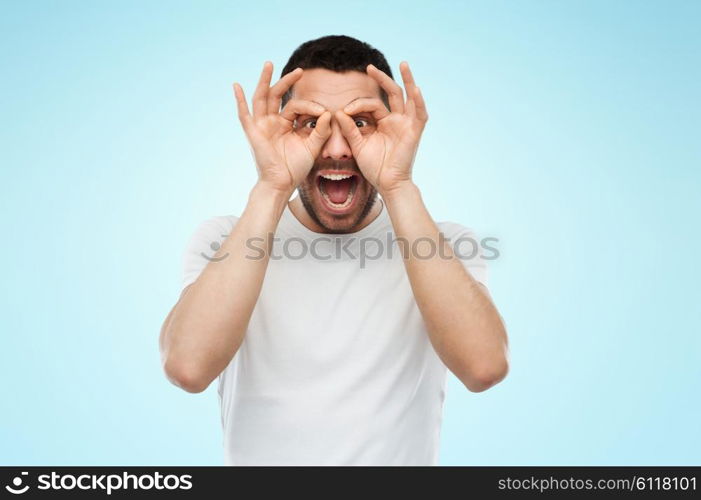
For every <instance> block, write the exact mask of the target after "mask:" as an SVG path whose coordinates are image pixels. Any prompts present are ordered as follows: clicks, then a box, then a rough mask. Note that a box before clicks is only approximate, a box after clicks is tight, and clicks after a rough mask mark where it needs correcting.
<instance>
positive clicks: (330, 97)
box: [292, 68, 381, 111]
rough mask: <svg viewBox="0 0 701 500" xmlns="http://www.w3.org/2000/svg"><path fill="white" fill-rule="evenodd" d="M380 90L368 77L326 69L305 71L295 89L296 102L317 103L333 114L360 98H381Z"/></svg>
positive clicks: (357, 72) (357, 73) (363, 74)
mask: <svg viewBox="0 0 701 500" xmlns="http://www.w3.org/2000/svg"><path fill="white" fill-rule="evenodd" d="M380 92H381V91H380V86H379V85H378V83H377V82H376V81H375V80H373V79H372V78H371V77H370V76H368V75H367V74H366V73H361V72H360V71H346V72H344V73H337V72H335V71H330V70H327V69H321V68H314V69H305V70H304V73H303V74H302V77H301V78H300V79H299V80H297V82H296V83H295V84H294V86H293V87H292V97H293V98H294V99H304V100H307V101H314V102H317V103H319V104H321V105H322V106H324V107H325V108H326V109H328V110H330V111H335V110H337V109H342V108H343V107H344V106H345V105H346V104H348V103H349V102H351V101H352V100H354V99H357V98H358V97H377V98H379V97H381V95H380Z"/></svg>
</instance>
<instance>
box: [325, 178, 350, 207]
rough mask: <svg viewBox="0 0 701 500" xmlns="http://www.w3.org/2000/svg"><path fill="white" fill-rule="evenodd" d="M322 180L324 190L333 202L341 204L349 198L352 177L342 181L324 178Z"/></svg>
mask: <svg viewBox="0 0 701 500" xmlns="http://www.w3.org/2000/svg"><path fill="white" fill-rule="evenodd" d="M322 182H323V183H324V191H326V194H327V195H328V197H329V199H330V200H331V201H332V202H334V203H336V204H341V203H344V202H345V201H346V200H347V199H348V194H349V193H350V189H351V185H352V177H349V178H348V179H343V180H341V181H329V180H326V179H322Z"/></svg>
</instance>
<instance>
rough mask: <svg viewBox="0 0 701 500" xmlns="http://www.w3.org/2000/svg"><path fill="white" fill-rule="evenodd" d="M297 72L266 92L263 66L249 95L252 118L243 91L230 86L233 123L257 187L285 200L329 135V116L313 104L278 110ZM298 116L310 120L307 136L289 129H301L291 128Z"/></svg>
mask: <svg viewBox="0 0 701 500" xmlns="http://www.w3.org/2000/svg"><path fill="white" fill-rule="evenodd" d="M303 71H304V70H303V69H302V68H297V69H295V70H294V71H291V72H290V73H288V74H286V75H285V76H284V77H282V78H281V79H280V80H279V81H278V82H277V83H276V84H275V85H274V86H272V87H270V81H271V78H272V74H273V64H272V63H271V62H270V61H266V62H265V64H264V65H263V71H262V72H261V75H260V80H259V81H258V86H257V87H256V91H255V93H254V94H253V115H251V114H250V112H249V110H248V104H247V103H246V97H245V96H244V94H243V89H242V88H241V86H240V85H239V84H238V83H234V95H235V97H236V104H237V108H238V115H239V120H240V121H241V125H242V126H243V129H244V132H245V133H246V137H247V138H248V142H249V143H250V145H251V149H252V151H253V157H254V159H255V162H256V166H257V168H258V176H259V182H261V183H263V184H266V185H268V186H270V187H272V188H273V189H275V190H279V191H280V192H282V193H286V194H287V195H288V196H289V195H290V194H292V192H293V191H294V190H295V188H296V187H297V186H298V185H299V184H300V183H301V182H302V181H303V180H304V179H305V177H306V176H307V174H309V171H310V170H311V168H312V166H313V165H314V161H315V160H316V158H317V156H318V155H319V153H320V152H321V148H322V147H323V145H324V143H325V142H326V140H327V139H328V137H329V135H330V134H331V113H330V112H329V111H326V110H325V109H324V107H323V106H320V105H319V104H316V103H314V102H311V101H304V100H300V99H294V98H293V99H290V100H289V101H288V102H287V103H286V104H285V107H284V108H283V109H282V110H281V111H280V102H281V99H282V96H283V95H284V94H285V92H287V90H288V89H289V88H290V87H291V86H292V85H294V83H295V82H296V81H297V80H299V79H300V77H301V76H302V73H303ZM300 115H305V116H307V115H308V116H310V117H314V118H315V119H314V121H315V122H316V126H315V127H314V129H313V130H312V132H311V133H298V132H297V129H296V128H295V125H297V126H298V127H306V123H304V124H296V123H295V122H296V119H297V117H298V116H300Z"/></svg>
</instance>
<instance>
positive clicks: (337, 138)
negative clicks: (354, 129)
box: [321, 118, 353, 160]
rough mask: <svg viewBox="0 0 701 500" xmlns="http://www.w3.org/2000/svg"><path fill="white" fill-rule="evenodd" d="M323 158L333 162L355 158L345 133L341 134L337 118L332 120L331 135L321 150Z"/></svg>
mask: <svg viewBox="0 0 701 500" xmlns="http://www.w3.org/2000/svg"><path fill="white" fill-rule="evenodd" d="M321 157H322V158H324V159H332V160H349V159H351V158H353V153H352V152H351V148H350V145H349V144H348V141H347V140H346V138H345V136H344V135H343V132H341V126H340V125H339V124H338V122H337V121H336V119H335V118H332V119H331V135H330V136H329V138H328V139H326V143H325V144H324V147H323V148H322V150H321Z"/></svg>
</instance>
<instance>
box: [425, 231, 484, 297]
mask: <svg viewBox="0 0 701 500" xmlns="http://www.w3.org/2000/svg"><path fill="white" fill-rule="evenodd" d="M436 226H438V230H439V231H440V232H441V234H442V235H443V237H444V238H445V240H446V241H447V242H448V243H449V244H450V246H451V248H452V250H453V253H454V254H455V256H456V257H457V258H458V259H460V261H461V262H462V264H463V265H464V266H465V268H466V269H467V270H468V271H469V272H470V274H472V276H473V277H474V278H475V279H476V280H477V281H479V282H480V283H482V284H483V285H485V286H487V281H488V269H487V260H486V259H485V253H484V249H485V247H484V244H483V243H484V241H483V239H482V238H481V237H480V236H479V235H478V234H477V231H475V229H474V228H472V227H470V226H466V225H463V224H460V223H457V222H452V221H442V222H436Z"/></svg>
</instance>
